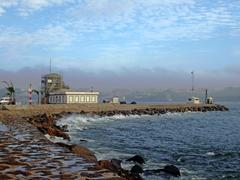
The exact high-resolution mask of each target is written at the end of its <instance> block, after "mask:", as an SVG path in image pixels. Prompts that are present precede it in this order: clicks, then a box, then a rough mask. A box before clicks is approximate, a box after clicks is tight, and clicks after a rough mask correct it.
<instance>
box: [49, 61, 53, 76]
mask: <svg viewBox="0 0 240 180" xmlns="http://www.w3.org/2000/svg"><path fill="white" fill-rule="evenodd" d="M51 72H52V59H51V58H50V62H49V73H51Z"/></svg>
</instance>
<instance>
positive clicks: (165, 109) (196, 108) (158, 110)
mask: <svg viewBox="0 0 240 180" xmlns="http://www.w3.org/2000/svg"><path fill="white" fill-rule="evenodd" d="M228 110H229V109H228V108H227V107H225V106H223V105H217V104H216V105H170V106H159V107H151V106H150V107H149V108H139V109H132V110H117V109H116V110H110V111H100V112H92V114H97V115H99V116H114V115H119V114H120V115H125V116H128V115H139V116H141V115H161V114H166V113H179V112H182V113H184V112H208V111H228ZM81 113H82V114H84V112H81Z"/></svg>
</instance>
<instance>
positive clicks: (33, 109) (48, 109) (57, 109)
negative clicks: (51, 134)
mask: <svg viewBox="0 0 240 180" xmlns="http://www.w3.org/2000/svg"><path fill="white" fill-rule="evenodd" d="M3 109H5V110H7V111H8V112H12V113H15V114H16V115H20V116H22V115H25V116H30V115H37V114H43V113H50V114H59V113H92V114H98V115H101V116H104V115H106V116H112V115H114V114H123V115H130V114H133V115H144V114H148V115H154V114H164V113H167V112H170V113H171V112H189V111H190V112H207V111H228V108H227V107H225V106H222V105H218V104H200V105H193V104H156V105H153V104H137V105H131V104H51V105H50V104H46V105H31V106H30V105H18V106H12V105H11V106H4V107H3Z"/></svg>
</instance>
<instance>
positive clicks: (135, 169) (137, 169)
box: [131, 165, 143, 174]
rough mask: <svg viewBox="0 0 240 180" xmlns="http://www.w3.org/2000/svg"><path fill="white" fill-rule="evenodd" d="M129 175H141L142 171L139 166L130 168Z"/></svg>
mask: <svg viewBox="0 0 240 180" xmlns="http://www.w3.org/2000/svg"><path fill="white" fill-rule="evenodd" d="M131 173H132V174H142V173H143V169H142V167H141V166H139V165H134V166H133V167H132V168H131Z"/></svg>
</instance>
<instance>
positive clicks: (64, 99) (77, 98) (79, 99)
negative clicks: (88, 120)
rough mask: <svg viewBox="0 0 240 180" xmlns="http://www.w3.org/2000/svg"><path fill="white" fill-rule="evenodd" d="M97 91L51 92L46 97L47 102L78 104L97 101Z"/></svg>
mask: <svg viewBox="0 0 240 180" xmlns="http://www.w3.org/2000/svg"><path fill="white" fill-rule="evenodd" d="M98 96H99V92H71V91H65V92H51V93H50V94H49V97H48V103H49V104H80V103H83V104H84V103H85V104H86V103H90V104H93V103H98Z"/></svg>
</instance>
